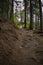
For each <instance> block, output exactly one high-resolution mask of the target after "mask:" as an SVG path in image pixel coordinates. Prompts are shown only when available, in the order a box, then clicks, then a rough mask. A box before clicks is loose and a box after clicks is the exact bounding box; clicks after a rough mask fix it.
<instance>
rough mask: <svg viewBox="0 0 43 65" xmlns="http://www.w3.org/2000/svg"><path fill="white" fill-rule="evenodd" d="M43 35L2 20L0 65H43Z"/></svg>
mask: <svg viewBox="0 0 43 65" xmlns="http://www.w3.org/2000/svg"><path fill="white" fill-rule="evenodd" d="M42 35H43V34H33V31H27V30H24V29H22V30H19V29H15V28H14V26H13V24H12V23H11V22H10V21H8V20H2V21H1V20H0V65H43V36H42Z"/></svg>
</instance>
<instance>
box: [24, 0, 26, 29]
mask: <svg viewBox="0 0 43 65" xmlns="http://www.w3.org/2000/svg"><path fill="white" fill-rule="evenodd" d="M24 2H25V3H24V4H25V19H24V23H25V26H24V27H25V28H26V0H25V1H24Z"/></svg>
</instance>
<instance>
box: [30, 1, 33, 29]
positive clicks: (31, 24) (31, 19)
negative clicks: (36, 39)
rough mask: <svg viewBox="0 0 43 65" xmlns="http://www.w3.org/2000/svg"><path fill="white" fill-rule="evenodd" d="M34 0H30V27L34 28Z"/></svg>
mask: <svg viewBox="0 0 43 65" xmlns="http://www.w3.org/2000/svg"><path fill="white" fill-rule="evenodd" d="M31 2H32V0H30V29H31V30H32V29H33V14H32V12H33V11H32V3H31Z"/></svg>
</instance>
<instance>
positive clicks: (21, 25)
mask: <svg viewBox="0 0 43 65" xmlns="http://www.w3.org/2000/svg"><path fill="white" fill-rule="evenodd" d="M14 24H15V26H16V27H17V28H23V27H24V24H22V23H20V22H18V20H17V18H16V16H15V15H14ZM29 26H30V21H29V20H28V21H26V28H27V29H28V28H29Z"/></svg>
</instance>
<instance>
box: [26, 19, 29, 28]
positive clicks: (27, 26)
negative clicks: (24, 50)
mask: <svg viewBox="0 0 43 65" xmlns="http://www.w3.org/2000/svg"><path fill="white" fill-rule="evenodd" d="M29 27H30V21H29V20H28V21H26V28H28V29H29Z"/></svg>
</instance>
